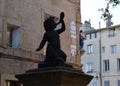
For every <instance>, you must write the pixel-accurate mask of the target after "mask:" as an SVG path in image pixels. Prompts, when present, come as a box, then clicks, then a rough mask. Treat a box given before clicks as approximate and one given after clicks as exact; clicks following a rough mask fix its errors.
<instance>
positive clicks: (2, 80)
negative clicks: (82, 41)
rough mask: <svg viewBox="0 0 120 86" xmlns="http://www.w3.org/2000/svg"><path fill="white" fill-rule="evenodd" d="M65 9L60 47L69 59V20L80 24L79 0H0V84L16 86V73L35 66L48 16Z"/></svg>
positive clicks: (57, 13)
mask: <svg viewBox="0 0 120 86" xmlns="http://www.w3.org/2000/svg"><path fill="white" fill-rule="evenodd" d="M62 11H63V12H64V13H65V24H66V31H65V32H64V33H63V34H61V35H60V40H61V48H62V50H63V51H64V52H65V53H66V54H67V57H68V58H67V62H71V61H72V60H71V58H73V57H72V56H71V33H70V30H71V25H70V24H71V22H74V24H75V26H76V27H75V29H77V28H78V27H79V26H80V24H81V23H80V22H81V17H80V1H79V0H74V1H73V0H0V86H19V82H18V81H17V79H16V78H15V77H14V75H15V74H19V73H24V72H25V71H26V70H29V69H32V68H37V65H38V63H39V62H40V61H43V60H44V57H45V56H44V53H45V48H44V49H43V50H42V51H40V52H37V53H36V52H35V50H36V48H38V46H39V43H40V41H41V40H42V37H43V34H44V27H43V22H44V20H45V19H46V18H47V17H49V16H54V17H56V18H59V14H60V12H62Z"/></svg>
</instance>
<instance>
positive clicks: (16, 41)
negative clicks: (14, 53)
mask: <svg viewBox="0 0 120 86" xmlns="http://www.w3.org/2000/svg"><path fill="white" fill-rule="evenodd" d="M7 35H8V46H9V47H12V48H20V28H19V27H18V26H15V25H9V24H8V29H7Z"/></svg>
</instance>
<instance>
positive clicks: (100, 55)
mask: <svg viewBox="0 0 120 86" xmlns="http://www.w3.org/2000/svg"><path fill="white" fill-rule="evenodd" d="M99 29H101V25H100V22H99ZM99 53H100V54H99V57H100V86H102V52H101V31H100V39H99Z"/></svg>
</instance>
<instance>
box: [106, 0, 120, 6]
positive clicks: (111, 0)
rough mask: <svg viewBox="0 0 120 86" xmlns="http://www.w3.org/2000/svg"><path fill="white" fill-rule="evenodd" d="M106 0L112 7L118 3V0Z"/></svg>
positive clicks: (119, 3)
mask: <svg viewBox="0 0 120 86" xmlns="http://www.w3.org/2000/svg"><path fill="white" fill-rule="evenodd" d="M105 1H108V3H109V4H112V6H113V7H115V6H117V5H120V0H105Z"/></svg>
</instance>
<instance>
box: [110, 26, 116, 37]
mask: <svg viewBox="0 0 120 86" xmlns="http://www.w3.org/2000/svg"><path fill="white" fill-rule="evenodd" d="M115 35H116V30H115V28H111V29H110V30H109V37H114V36H115Z"/></svg>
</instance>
